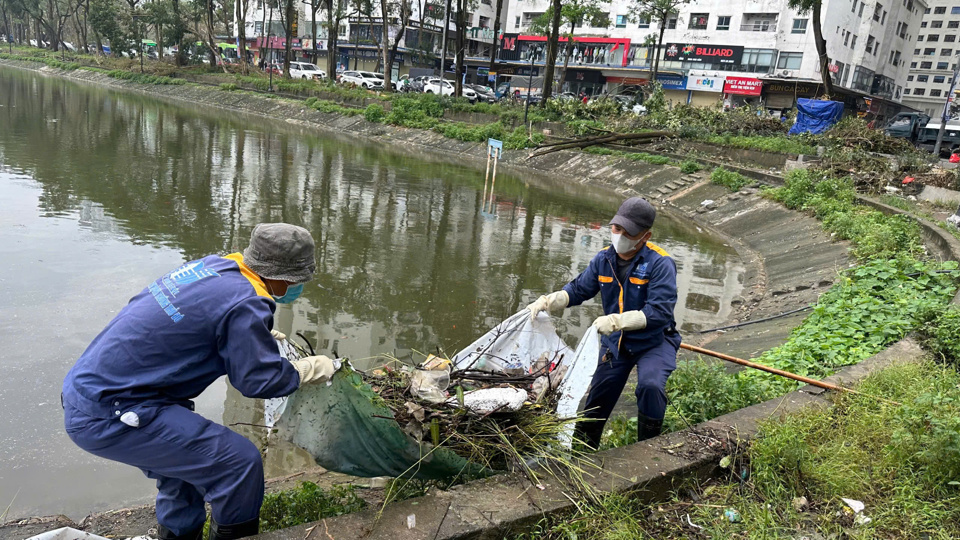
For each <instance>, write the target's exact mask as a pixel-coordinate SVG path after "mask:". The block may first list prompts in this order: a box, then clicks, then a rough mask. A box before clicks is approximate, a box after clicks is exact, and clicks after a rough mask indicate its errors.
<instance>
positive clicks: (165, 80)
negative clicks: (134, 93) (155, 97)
mask: <svg viewBox="0 0 960 540" xmlns="http://www.w3.org/2000/svg"><path fill="white" fill-rule="evenodd" d="M107 75H108V76H110V77H112V78H114V79H121V80H125V81H131V82H135V83H139V84H157V85H174V86H176V85H183V84H187V81H185V80H183V79H174V78H172V77H165V76H163V75H148V74H146V73H134V72H132V71H124V70H122V69H114V70H111V71H108V72H107Z"/></svg>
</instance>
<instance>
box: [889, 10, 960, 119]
mask: <svg viewBox="0 0 960 540" xmlns="http://www.w3.org/2000/svg"><path fill="white" fill-rule="evenodd" d="M916 34H917V35H916V38H915V42H914V43H915V45H914V49H913V51H912V53H911V59H910V67H909V73H908V75H907V82H906V85H905V86H906V89H905V90H904V96H903V103H904V104H905V105H908V106H910V107H912V108H914V109H917V110H919V111H921V112H925V113H927V114H928V115H930V116H931V117H932V118H940V115H941V114H942V113H943V106H944V103H945V102H946V100H947V97H948V93H949V90H950V80H951V78H952V77H953V70H954V69H956V66H957V55H958V54H960V43H958V42H957V35H958V34H960V1H957V2H948V1H946V0H930V5H929V6H927V8H926V9H925V12H924V16H923V19H922V20H921V21H920V28H919V29H918V31H917V32H916Z"/></svg>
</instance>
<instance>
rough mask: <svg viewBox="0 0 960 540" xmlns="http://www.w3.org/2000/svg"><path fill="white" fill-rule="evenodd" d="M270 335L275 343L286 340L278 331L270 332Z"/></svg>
mask: <svg viewBox="0 0 960 540" xmlns="http://www.w3.org/2000/svg"><path fill="white" fill-rule="evenodd" d="M270 335H271V336H273V339H275V340H277V341H283V340H285V339H287V335H286V334H284V333H283V332H281V331H279V330H271V331H270Z"/></svg>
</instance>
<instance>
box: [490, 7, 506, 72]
mask: <svg viewBox="0 0 960 540" xmlns="http://www.w3.org/2000/svg"><path fill="white" fill-rule="evenodd" d="M501 11H503V0H497V15H496V17H495V18H494V19H493V47H491V48H490V70H489V71H490V73H493V72H495V71H496V70H497V49H498V46H499V45H500V12H501ZM493 87H494V88H496V87H497V81H493Z"/></svg>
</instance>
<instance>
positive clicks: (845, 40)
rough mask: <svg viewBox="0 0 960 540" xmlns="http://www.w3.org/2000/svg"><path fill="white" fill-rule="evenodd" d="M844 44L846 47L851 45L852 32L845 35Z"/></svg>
mask: <svg viewBox="0 0 960 540" xmlns="http://www.w3.org/2000/svg"><path fill="white" fill-rule="evenodd" d="M843 46H844V47H849V46H850V33H849V32H848V33H846V34H844V36H843Z"/></svg>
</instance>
